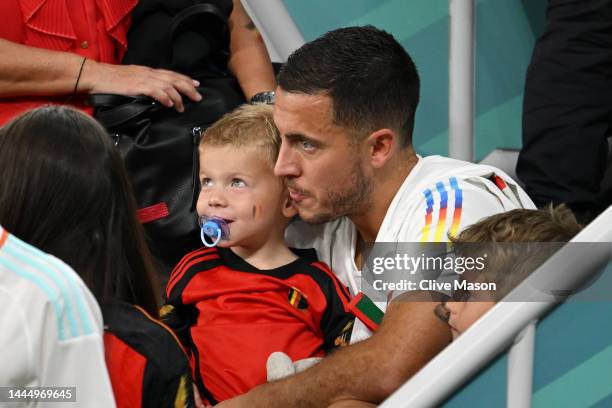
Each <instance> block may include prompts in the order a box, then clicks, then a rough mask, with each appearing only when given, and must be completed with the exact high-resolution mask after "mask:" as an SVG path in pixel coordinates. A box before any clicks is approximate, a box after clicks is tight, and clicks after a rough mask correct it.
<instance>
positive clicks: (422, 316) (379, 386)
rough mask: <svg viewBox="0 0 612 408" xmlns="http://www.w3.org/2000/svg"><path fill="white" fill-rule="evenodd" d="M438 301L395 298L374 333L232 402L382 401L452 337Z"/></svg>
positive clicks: (319, 403)
mask: <svg viewBox="0 0 612 408" xmlns="http://www.w3.org/2000/svg"><path fill="white" fill-rule="evenodd" d="M436 305H437V303H434V302H429V303H425V302H397V303H391V304H390V305H389V308H388V310H387V314H386V315H385V318H384V319H383V323H382V325H381V326H380V329H379V331H378V332H377V333H376V334H375V335H374V336H373V337H372V338H370V339H368V340H365V341H363V342H361V343H357V344H355V345H352V346H349V347H347V348H344V349H340V350H338V351H337V352H336V353H334V354H333V355H331V356H329V357H328V358H326V359H324V360H323V361H321V363H319V364H318V365H316V366H314V367H313V368H311V369H308V370H306V371H304V372H302V373H298V374H296V375H294V376H292V377H289V378H287V379H284V380H281V381H277V382H273V383H269V384H265V385H262V386H259V387H257V388H255V389H254V390H253V391H251V392H249V393H248V394H246V395H244V396H242V397H240V398H238V399H237V400H236V401H235V402H234V401H229V402H230V403H229V404H227V405H228V406H234V403H236V406H245V407H246V406H249V407H260V406H261V407H270V406H278V407H284V406H289V405H292V406H299V407H321V406H327V405H330V404H332V403H334V402H338V401H343V400H359V401H368V402H372V403H379V402H381V401H383V400H384V399H385V398H386V397H387V396H388V395H389V394H391V393H392V392H393V391H394V390H395V389H397V388H398V387H399V386H400V385H401V384H402V383H404V382H405V381H406V380H407V379H408V378H410V377H411V376H412V375H413V374H414V373H416V372H417V371H418V370H419V369H420V368H421V367H422V366H424V365H425V364H426V363H427V362H428V361H429V360H430V359H431V358H433V357H434V356H435V355H436V354H437V353H438V352H439V351H440V350H442V349H443V348H444V347H445V346H446V345H447V344H448V342H449V341H450V333H449V331H448V328H447V327H446V326H445V325H444V324H443V323H442V322H441V321H439V319H437V318H436V317H435V315H434V314H433V309H434V307H435V306H436Z"/></svg>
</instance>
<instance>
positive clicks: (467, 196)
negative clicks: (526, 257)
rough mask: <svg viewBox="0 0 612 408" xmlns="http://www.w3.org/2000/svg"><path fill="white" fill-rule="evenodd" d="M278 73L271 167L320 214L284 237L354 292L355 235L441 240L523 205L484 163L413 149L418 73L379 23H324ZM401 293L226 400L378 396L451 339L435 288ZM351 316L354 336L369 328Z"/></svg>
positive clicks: (304, 211) (305, 211)
mask: <svg viewBox="0 0 612 408" xmlns="http://www.w3.org/2000/svg"><path fill="white" fill-rule="evenodd" d="M278 83H279V85H278V87H277V90H276V104H275V107H274V121H275V122H276V125H277V126H278V128H279V130H280V133H281V139H282V144H281V149H280V153H279V157H278V159H277V162H276V167H275V172H276V174H277V175H279V176H284V177H286V179H287V184H288V187H289V192H290V196H291V199H292V200H293V203H294V205H295V207H296V208H297V210H298V211H299V215H300V217H301V219H302V220H303V221H305V222H306V223H310V224H321V223H325V224H322V225H315V226H307V225H305V224H303V223H298V224H297V225H294V226H293V230H292V231H290V232H289V233H288V239H289V241H290V244H292V245H293V246H298V247H299V246H304V247H315V249H316V250H317V252H318V255H319V257H320V259H321V260H322V261H324V262H326V263H328V264H329V265H330V266H331V267H332V270H333V271H334V272H335V273H336V274H337V275H338V276H339V278H340V279H341V280H342V281H343V282H344V283H345V284H346V285H348V286H349V288H350V290H351V292H352V293H353V294H356V293H357V292H359V291H360V288H361V272H360V270H361V267H362V263H363V258H364V256H363V254H362V248H363V247H364V243H367V242H375V241H376V242H420V241H446V240H447V239H448V234H452V235H454V234H456V233H457V231H459V230H460V229H461V228H463V227H465V226H467V225H469V224H472V223H474V222H476V221H477V220H479V219H481V218H483V217H486V216H488V215H491V214H494V213H499V212H503V211H507V210H509V209H513V208H517V207H521V206H526V207H529V208H533V203H532V202H531V200H530V199H529V198H528V197H527V195H526V194H525V193H524V192H523V191H522V190H521V189H520V187H518V186H516V184H515V183H514V182H513V181H512V180H511V179H510V178H509V177H508V176H507V175H505V174H504V173H503V172H501V171H499V170H497V169H495V168H492V167H488V166H479V165H473V164H470V163H466V162H461V161H456V160H452V159H447V158H443V157H438V156H433V157H427V158H421V157H419V156H418V155H416V153H415V151H414V149H413V147H412V130H413V127H414V116H415V111H416V107H417V103H418V99H419V77H418V74H417V71H416V67H415V66H414V63H413V62H412V60H411V59H410V57H409V56H408V54H407V53H406V51H405V50H404V49H403V48H402V46H401V45H400V44H399V43H398V42H397V41H396V40H395V39H394V38H393V37H392V36H391V35H390V34H388V33H386V32H384V31H380V30H378V29H376V28H374V27H371V26H368V27H351V28H343V29H338V30H335V31H332V32H329V33H327V34H326V35H324V36H323V37H321V38H319V39H317V40H314V41H312V42H310V43H308V44H306V45H304V46H303V47H301V48H300V49H298V50H297V51H296V52H294V53H293V54H292V55H291V56H290V57H289V59H288V61H287V63H286V64H285V66H284V67H283V69H282V71H281V72H280V74H279V76H278ZM402 297H403V298H404V299H406V300H408V299H410V300H413V301H393V302H391V303H390V304H389V305H388V307H386V314H385V316H384V318H383V320H382V324H381V325H380V327H379V328H378V330H377V331H376V333H375V334H374V335H372V336H371V337H369V338H367V339H365V340H363V341H361V342H359V343H357V344H353V345H351V346H349V347H346V348H344V349H341V350H339V351H337V352H336V353H334V354H333V355H331V356H330V357H328V358H326V359H324V360H323V361H322V362H321V363H319V364H317V365H316V366H314V367H313V368H311V369H308V370H306V371H304V372H302V373H298V374H296V375H294V376H292V377H289V378H286V379H284V380H281V381H276V382H273V383H269V384H266V385H263V386H260V387H258V388H255V389H254V390H253V391H251V392H250V393H248V394H246V395H244V396H242V397H240V398H238V399H237V400H233V401H230V403H236V404H238V405H240V406H289V405H297V406H313V407H321V406H328V405H330V404H333V403H340V404H342V403H347V401H348V400H358V401H365V402H372V403H378V402H381V401H382V400H384V399H385V398H386V397H387V396H388V395H389V394H390V393H391V392H393V391H394V390H395V389H397V388H398V387H399V386H400V385H401V384H403V383H404V382H405V381H406V380H407V379H408V378H409V377H410V376H411V375H413V374H414V373H415V372H416V371H418V370H419V369H420V368H421V367H422V366H423V365H425V364H426V363H427V362H428V361H429V360H430V359H431V358H432V357H434V356H435V355H436V354H437V353H438V352H439V351H440V350H441V349H442V348H443V347H444V346H446V344H447V343H448V342H449V341H450V333H449V330H448V328H447V327H445V326H444V325H443V324H442V322H440V321H439V320H438V319H437V318H436V317H435V315H434V313H433V309H434V308H435V306H436V302H435V301H432V300H435V297H434V298H433V299H432V297H431V295H430V294H424V293H416V292H413V293H405V294H403V295H402ZM418 299H424V300H423V301H415V300H418ZM381 306H383V307H385V306H386V305H384V304H383V305H381ZM357 323H358V324H356V328H355V331H354V332H353V338H352V339H351V341H352V342H353V343H355V341H356V340H362V339H364V338H366V337H368V336H369V332H368V330H367V329H366V328H365V327H364V325H363V324H362V323H361V322H357ZM242 404H244V405H242ZM228 405H229V404H228Z"/></svg>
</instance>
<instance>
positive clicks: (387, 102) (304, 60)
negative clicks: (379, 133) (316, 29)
mask: <svg viewBox="0 0 612 408" xmlns="http://www.w3.org/2000/svg"><path fill="white" fill-rule="evenodd" d="M278 84H279V86H280V87H281V88H282V89H283V90H284V91H286V92H292V93H304V94H309V95H313V94H326V95H329V96H330V97H331V99H332V101H333V109H334V112H333V115H334V116H333V117H334V122H335V124H337V125H339V126H343V127H346V128H348V129H349V131H351V133H352V134H353V137H355V138H357V139H361V138H362V137H365V136H367V135H368V134H370V133H371V132H373V131H375V130H377V129H382V128H391V129H393V130H395V131H397V132H400V135H401V137H402V146H407V145H409V144H412V130H413V127H414V116H415V111H416V107H417V104H418V102H419V75H418V73H417V70H416V67H415V65H414V62H413V61H412V59H411V58H410V56H409V55H408V53H407V52H406V50H404V48H403V47H402V45H401V44H400V43H398V42H397V41H396V40H395V38H393V36H392V35H391V34H389V33H387V32H385V31H382V30H379V29H377V28H375V27H372V26H365V27H348V28H340V29H338V30H334V31H330V32H328V33H327V34H325V35H324V36H322V37H320V38H318V39H316V40H314V41H311V42H309V43H307V44H305V45H303V46H302V47H300V48H299V49H298V50H296V51H295V52H294V53H293V54H291V55H290V56H289V58H288V60H287V63H286V64H285V65H284V66H283V68H282V69H281V71H280V73H279V74H278Z"/></svg>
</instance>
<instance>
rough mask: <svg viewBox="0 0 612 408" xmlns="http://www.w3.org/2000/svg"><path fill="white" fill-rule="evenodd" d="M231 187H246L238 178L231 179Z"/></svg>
mask: <svg viewBox="0 0 612 408" xmlns="http://www.w3.org/2000/svg"><path fill="white" fill-rule="evenodd" d="M231 186H232V187H238V188H242V187H246V183H245V182H244V181H243V180H241V179H239V178H234V179H232V184H231Z"/></svg>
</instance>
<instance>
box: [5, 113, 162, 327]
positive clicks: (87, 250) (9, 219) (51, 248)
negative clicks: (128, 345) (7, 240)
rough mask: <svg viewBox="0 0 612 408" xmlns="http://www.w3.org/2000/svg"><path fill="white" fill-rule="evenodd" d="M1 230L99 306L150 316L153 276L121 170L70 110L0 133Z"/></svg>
mask: <svg viewBox="0 0 612 408" xmlns="http://www.w3.org/2000/svg"><path fill="white" fill-rule="evenodd" d="M0 174H2V182H1V183H0V224H1V225H2V226H3V227H4V228H6V230H8V231H9V232H11V233H12V234H14V235H15V236H17V237H18V238H20V239H22V240H24V241H26V242H28V243H30V244H31V245H33V246H35V247H37V248H40V249H41V250H43V251H45V252H47V253H50V254H52V255H55V256H56V257H58V258H60V259H62V260H63V261H64V262H66V263H67V264H69V265H70V266H71V267H72V268H73V269H74V270H75V271H76V272H77V273H78V274H79V275H80V276H81V278H83V280H84V281H85V283H86V284H87V286H88V287H89V289H90V290H91V291H92V292H93V294H94V296H95V297H96V299H97V300H98V302H99V303H100V304H104V303H106V302H107V301H110V300H122V301H125V302H129V303H133V304H137V305H139V306H141V307H143V308H144V309H146V310H147V311H148V312H149V313H152V314H154V315H156V314H157V297H156V290H155V285H154V277H155V275H154V270H153V266H152V262H151V256H150V254H149V251H148V249H147V246H146V243H145V240H144V235H143V231H142V227H141V226H140V224H139V222H138V220H137V218H136V203H135V199H134V195H133V192H132V188H131V185H130V183H129V181H128V178H127V174H126V170H125V168H124V166H123V162H122V160H121V157H120V156H119V154H118V152H117V151H116V148H115V146H114V145H113V143H112V140H111V138H110V137H109V136H108V134H107V133H106V131H105V130H104V129H103V128H102V127H101V126H100V125H99V124H98V123H97V122H96V121H95V120H93V119H92V118H90V117H89V116H87V115H85V114H84V113H81V112H79V111H77V110H74V109H70V108H65V107H59V106H47V107H42V108H38V109H35V110H33V111H30V112H27V113H25V114H23V115H21V116H19V117H18V118H16V119H14V120H13V121H11V122H10V123H8V124H7V125H6V126H4V127H3V128H1V129H0Z"/></svg>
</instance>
